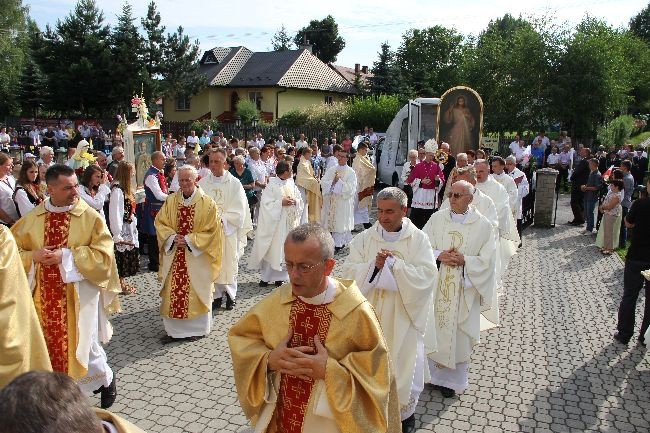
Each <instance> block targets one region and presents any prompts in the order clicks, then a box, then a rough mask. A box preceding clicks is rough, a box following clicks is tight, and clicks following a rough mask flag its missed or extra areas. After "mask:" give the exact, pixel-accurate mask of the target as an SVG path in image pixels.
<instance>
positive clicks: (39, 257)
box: [32, 245, 63, 266]
mask: <svg viewBox="0 0 650 433" xmlns="http://www.w3.org/2000/svg"><path fill="white" fill-rule="evenodd" d="M32 259H33V260H34V261H35V262H36V263H41V264H43V265H47V266H49V265H58V264H60V263H62V262H63V250H61V248H57V247H55V246H51V245H48V246H45V247H43V248H41V249H40V250H36V251H34V253H33V254H32Z"/></svg>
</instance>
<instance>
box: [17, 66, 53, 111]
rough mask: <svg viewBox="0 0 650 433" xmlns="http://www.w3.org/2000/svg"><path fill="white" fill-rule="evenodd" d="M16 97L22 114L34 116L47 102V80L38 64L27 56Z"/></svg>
mask: <svg viewBox="0 0 650 433" xmlns="http://www.w3.org/2000/svg"><path fill="white" fill-rule="evenodd" d="M20 81H21V86H20V89H19V91H18V99H19V100H20V106H21V108H22V110H23V113H24V114H29V115H31V116H33V117H34V118H36V117H38V112H39V111H40V110H41V109H42V108H43V107H44V106H45V103H46V102H47V95H48V89H47V81H46V78H45V76H44V75H43V73H42V72H41V70H40V69H39V67H38V65H37V64H36V63H35V62H34V61H33V60H32V59H31V58H30V57H28V58H27V59H26V62H25V68H24V70H23V74H22V77H21V80H20Z"/></svg>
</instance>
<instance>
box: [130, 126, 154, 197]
mask: <svg viewBox="0 0 650 433" xmlns="http://www.w3.org/2000/svg"><path fill="white" fill-rule="evenodd" d="M133 149H134V153H135V180H136V183H137V185H142V184H143V183H144V175H145V174H146V173H147V170H149V167H151V154H152V153H154V152H155V151H157V150H160V130H158V129H155V130H153V129H152V130H148V131H134V132H133Z"/></svg>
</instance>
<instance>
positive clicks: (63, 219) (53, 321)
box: [39, 212, 76, 374]
mask: <svg viewBox="0 0 650 433" xmlns="http://www.w3.org/2000/svg"><path fill="white" fill-rule="evenodd" d="M69 229H70V213H68V212H60V213H55V212H47V213H46V214H45V240H44V242H43V245H48V246H50V245H51V246H54V248H65V247H66V246H67V244H68V232H69ZM40 267H41V269H40V274H39V285H40V289H41V299H40V304H41V314H40V319H41V328H42V329H43V334H44V336H45V343H46V344H47V351H48V353H49V354H50V361H51V363H52V369H53V370H54V371H58V372H61V373H66V374H67V373H68V345H69V342H68V299H67V285H66V284H65V283H64V282H63V279H62V278H61V271H60V270H59V265H58V264H57V265H43V264H41V265H40ZM73 344H76V342H73Z"/></svg>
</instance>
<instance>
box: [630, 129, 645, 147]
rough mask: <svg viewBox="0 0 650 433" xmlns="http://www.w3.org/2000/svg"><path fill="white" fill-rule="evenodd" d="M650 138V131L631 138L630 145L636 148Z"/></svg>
mask: <svg viewBox="0 0 650 433" xmlns="http://www.w3.org/2000/svg"><path fill="white" fill-rule="evenodd" d="M648 138H650V131H646V132H642V133H641V134H639V135H635V136H634V137H630V141H629V143H630V144H632V145H634V146H636V145H637V144H641V143H643V142H644V141H645V140H647V139H648Z"/></svg>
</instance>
